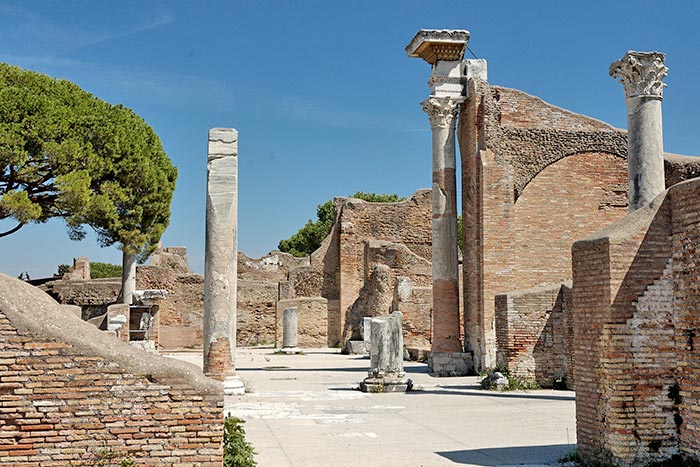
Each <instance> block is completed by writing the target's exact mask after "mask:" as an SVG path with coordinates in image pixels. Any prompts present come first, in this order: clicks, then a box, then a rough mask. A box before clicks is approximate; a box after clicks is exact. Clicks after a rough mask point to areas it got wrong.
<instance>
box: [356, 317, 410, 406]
mask: <svg viewBox="0 0 700 467" xmlns="http://www.w3.org/2000/svg"><path fill="white" fill-rule="evenodd" d="M365 332H367V330H365ZM369 332H370V334H371V338H370V343H371V347H372V349H371V350H370V353H369V354H370V370H369V373H368V376H367V378H365V379H364V380H363V381H362V382H361V383H360V390H362V392H406V391H408V390H410V389H411V387H412V382H411V380H410V379H408V378H406V373H405V372H404V371H403V353H404V347H403V321H402V316H401V312H400V311H394V312H392V313H391V314H389V315H384V316H379V317H376V318H371V320H370V329H369Z"/></svg>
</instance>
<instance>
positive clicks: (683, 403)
mask: <svg viewBox="0 0 700 467" xmlns="http://www.w3.org/2000/svg"><path fill="white" fill-rule="evenodd" d="M698 194H700V186H699V185H698V181H694V182H688V183H683V184H681V185H676V186H674V187H673V188H671V190H670V191H669V194H668V195H667V196H666V195H664V196H665V197H664V196H662V197H660V198H657V200H656V201H655V203H654V204H653V205H652V206H650V207H649V208H643V209H640V210H637V211H635V212H633V213H631V214H630V215H629V216H627V217H626V218H624V219H622V220H621V221H618V222H616V223H614V224H612V225H611V226H609V227H607V228H605V229H602V230H601V231H598V232H596V233H595V234H594V235H592V236H591V237H589V238H587V239H584V240H581V241H578V242H576V243H575V244H574V247H573V268H574V273H573V275H574V316H575V319H574V325H575V331H574V333H575V345H576V349H575V359H576V367H575V373H576V375H575V378H576V391H577V395H576V398H577V402H576V412H577V433H578V443H579V450H580V452H581V453H582V454H583V455H584V457H585V458H586V459H589V460H598V461H601V460H612V461H614V462H617V463H619V464H620V465H623V466H628V465H629V466H631V465H639V464H645V463H648V462H650V461H660V460H664V459H667V458H669V457H670V456H672V455H674V454H676V453H678V452H679V451H685V452H686V453H688V454H692V455H695V456H697V452H698V451H697V446H698V439H700V436H699V435H700V433H697V432H694V426H695V425H694V423H693V421H690V420H691V419H692V418H693V407H694V406H695V407H697V404H698V400H699V398H698V395H699V394H698V393H697V392H694V391H693V387H694V384H696V383H695V381H697V376H698V375H697V368H698V363H699V362H698V359H697V357H696V356H694V355H692V354H684V352H686V351H687V350H688V348H689V347H690V348H691V349H692V346H693V343H692V338H691V339H690V341H689V340H688V338H687V337H688V334H687V332H686V331H687V329H694V328H695V327H696V326H697V323H695V322H693V317H692V315H694V314H696V313H692V314H691V315H688V314H685V313H684V310H686V311H687V310H689V309H691V308H692V309H694V310H697V307H698V305H700V302H699V301H698V300H697V299H698V297H697V296H694V293H693V292H690V293H688V291H692V290H694V289H697V286H698V276H697V271H694V268H695V265H694V262H695V258H694V250H695V245H697V242H698V240H700V238H698V236H697V233H696V231H697V219H698V216H699V215H700V206H699V205H698V203H697V199H698V198H697V197H698ZM671 219H673V224H672V223H671ZM685 271H692V272H691V274H690V275H688V276H686V280H687V282H684V281H683V279H681V278H682V277H683V276H684V272H685ZM690 335H691V336H692V333H691V334H690ZM683 375H688V376H689V377H688V378H687V379H685V378H684V377H683Z"/></svg>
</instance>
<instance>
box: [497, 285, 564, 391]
mask: <svg viewBox="0 0 700 467" xmlns="http://www.w3.org/2000/svg"><path fill="white" fill-rule="evenodd" d="M571 293H572V292H571V284H569V285H568V286H567V285H566V284H561V283H559V284H553V285H550V286H541V287H535V288H532V289H525V290H517V291H512V292H508V293H505V294H499V295H496V300H495V306H496V340H497V343H498V352H497V361H498V363H502V364H505V365H506V367H507V368H508V371H509V372H510V373H511V374H513V375H515V376H518V377H520V378H522V379H524V380H526V381H534V382H537V383H539V384H540V385H541V386H542V387H552V386H555V385H566V386H567V387H569V388H572V387H573V384H572V383H573V381H572V380H571V379H570V376H569V377H567V375H571V371H570V370H569V368H568V367H569V365H570V364H571V363H572V361H571V359H569V358H567V356H569V355H571V354H573V348H569V347H568V345H570V344H571V343H572V339H573V336H571V335H569V333H572V332H573V326H572V325H571V324H570V323H569V322H570V320H571V319H572V318H573V317H572V310H571V308H570V307H569V308H567V305H570V303H571Z"/></svg>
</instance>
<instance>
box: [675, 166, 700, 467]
mask: <svg viewBox="0 0 700 467" xmlns="http://www.w3.org/2000/svg"><path fill="white" fill-rule="evenodd" d="M669 196H670V198H671V200H672V202H673V215H672V220H673V223H672V233H673V281H674V302H673V304H674V309H673V320H674V321H673V322H674V327H675V335H674V337H675V342H676V351H677V354H676V356H675V362H676V363H677V365H676V368H675V376H676V379H677V383H678V388H679V394H678V401H677V402H678V407H677V410H678V416H677V417H675V419H676V422H680V423H679V426H678V431H679V443H680V449H681V451H683V452H684V453H686V454H688V455H691V456H695V457H696V458H697V457H700V456H699V455H698V453H700V353H699V352H698V349H700V314H699V313H698V310H699V309H700V251H699V249H698V245H700V230H699V229H698V221H699V220H700V206H699V205H698V204H699V201H698V200H700V180H698V179H695V180H690V181H687V182H684V183H680V184H678V185H675V186H674V187H673V188H671V190H669ZM674 416H675V414H674Z"/></svg>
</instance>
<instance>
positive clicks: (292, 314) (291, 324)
mask: <svg viewBox="0 0 700 467" xmlns="http://www.w3.org/2000/svg"><path fill="white" fill-rule="evenodd" d="M297 313H298V312H297V308H296V307H293V308H286V309H285V310H284V311H283V312H282V352H285V353H287V354H295V353H299V332H298V331H299V318H298V314H297Z"/></svg>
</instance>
